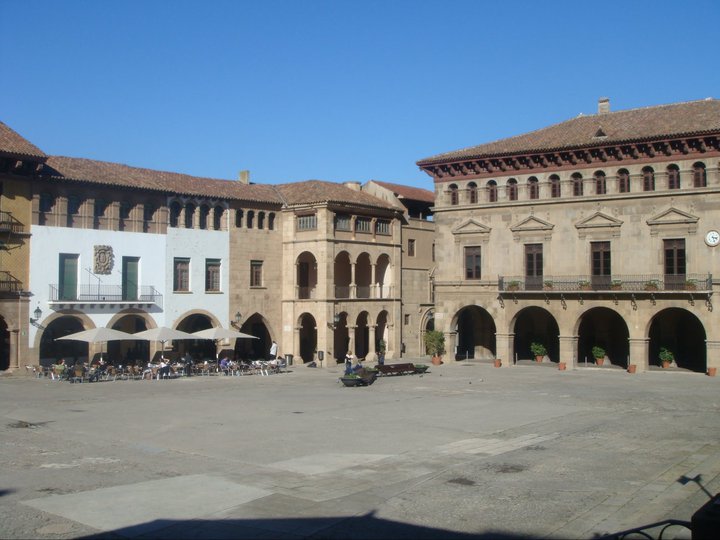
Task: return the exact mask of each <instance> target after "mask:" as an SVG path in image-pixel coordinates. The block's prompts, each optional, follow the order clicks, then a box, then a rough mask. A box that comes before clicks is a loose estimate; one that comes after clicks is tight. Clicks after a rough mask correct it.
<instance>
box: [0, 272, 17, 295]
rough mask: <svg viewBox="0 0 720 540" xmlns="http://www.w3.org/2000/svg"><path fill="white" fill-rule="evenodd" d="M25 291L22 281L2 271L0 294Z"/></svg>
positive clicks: (0, 275)
mask: <svg viewBox="0 0 720 540" xmlns="http://www.w3.org/2000/svg"><path fill="white" fill-rule="evenodd" d="M22 290H23V284H22V281H20V280H19V279H18V278H16V277H15V276H13V275H12V274H11V273H10V272H6V271H4V270H2V271H0V293H5V294H8V293H12V294H15V293H19V292H20V291H22Z"/></svg>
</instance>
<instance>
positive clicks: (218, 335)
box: [193, 326, 260, 349]
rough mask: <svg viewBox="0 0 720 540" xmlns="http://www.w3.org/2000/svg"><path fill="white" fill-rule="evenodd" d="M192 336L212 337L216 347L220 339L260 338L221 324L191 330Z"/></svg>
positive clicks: (197, 337)
mask: <svg viewBox="0 0 720 540" xmlns="http://www.w3.org/2000/svg"><path fill="white" fill-rule="evenodd" d="M193 336H195V337H196V339H212V340H213V341H214V342H215V348H216V349H217V342H218V341H219V340H221V339H260V338H258V337H255V336H251V335H250V334H244V333H243V332H238V331H236V330H230V329H229V328H223V327H222V326H216V327H215V328H207V329H205V330H199V331H198V332H193Z"/></svg>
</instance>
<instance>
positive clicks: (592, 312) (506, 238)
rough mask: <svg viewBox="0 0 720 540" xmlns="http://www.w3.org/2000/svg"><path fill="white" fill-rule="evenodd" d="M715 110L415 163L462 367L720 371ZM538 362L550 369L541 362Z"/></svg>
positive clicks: (717, 105) (561, 132)
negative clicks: (477, 362) (599, 358)
mask: <svg viewBox="0 0 720 540" xmlns="http://www.w3.org/2000/svg"><path fill="white" fill-rule="evenodd" d="M719 163H720V101H718V100H715V99H707V100H702V101H692V102H687V103H676V104H672V105H666V106H656V107H647V108H640V109H633V110H626V111H618V112H611V111H610V104H609V101H608V100H607V99H601V100H600V101H599V105H598V111H597V114H591V115H580V116H578V117H576V118H573V119H570V120H567V121H565V122H561V123H559V124H556V125H552V126H549V127H546V128H543V129H539V130H537V131H532V132H529V133H525V134H522V135H519V136H516V137H511V138H507V139H502V140H498V141H495V142H490V143H486V144H481V145H479V146H473V147H469V148H465V149H462V150H457V151H453V152H448V153H444V154H440V155H436V156H433V157H430V158H427V159H423V160H421V161H419V162H418V166H419V167H420V168H421V169H422V170H424V171H425V172H427V173H428V174H429V175H430V176H431V177H432V178H433V180H434V183H435V196H436V204H435V208H434V216H435V226H436V239H435V245H436V259H437V263H438V267H437V269H436V272H435V326H436V329H439V330H442V331H443V332H444V333H445V334H446V344H447V345H448V347H447V349H448V351H449V352H451V353H454V355H455V357H456V358H457V359H465V358H501V359H502V360H504V362H503V364H504V365H511V364H512V363H513V362H515V361H518V360H523V359H528V358H531V351H530V345H531V344H532V343H533V342H537V343H541V344H543V345H544V346H545V347H546V349H547V351H548V354H547V357H548V358H549V359H550V360H551V361H553V362H564V363H566V364H567V366H568V367H579V366H585V365H593V364H594V362H595V360H594V359H593V353H592V350H593V348H594V347H600V348H602V349H604V351H605V356H606V360H609V362H610V363H611V365H615V366H621V367H626V366H628V365H629V364H634V365H636V367H637V369H638V370H639V371H641V370H647V369H650V367H651V366H656V365H657V364H658V355H659V351H660V349H661V348H666V349H668V350H670V351H671V352H673V353H674V356H675V362H676V365H677V366H678V367H679V368H685V369H688V370H691V371H696V372H705V370H706V368H707V367H717V366H718V365H720V358H718V353H720V313H719V312H718V310H716V309H713V308H714V306H713V303H714V302H713V301H714V298H715V297H714V295H713V293H714V292H716V291H717V290H718V279H717V276H718V272H719V271H720V246H718V243H719V242H720V234H718V231H720V173H719V171H718V166H719ZM546 361H547V358H546Z"/></svg>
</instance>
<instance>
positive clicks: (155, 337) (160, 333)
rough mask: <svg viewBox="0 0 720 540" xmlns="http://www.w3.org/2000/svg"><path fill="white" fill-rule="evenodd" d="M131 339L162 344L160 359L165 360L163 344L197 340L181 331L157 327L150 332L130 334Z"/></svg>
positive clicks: (195, 337)
mask: <svg viewBox="0 0 720 540" xmlns="http://www.w3.org/2000/svg"><path fill="white" fill-rule="evenodd" d="M132 336H133V337H132V338H131V339H146V340H148V341H159V342H160V343H162V348H161V349H160V357H161V358H162V359H163V360H164V359H165V352H164V351H165V343H166V342H168V341H173V340H175V339H198V337H197V336H194V335H192V334H188V333H187V332H183V331H182V330H175V329H174V328H168V327H166V326H158V327H157V328H151V329H150V330H143V331H142V332H138V333H137V334H132Z"/></svg>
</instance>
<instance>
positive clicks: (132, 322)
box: [107, 314, 150, 366]
mask: <svg viewBox="0 0 720 540" xmlns="http://www.w3.org/2000/svg"><path fill="white" fill-rule="evenodd" d="M112 328H113V329H114V330H120V331H121V332H126V333H128V334H136V333H138V332H143V331H145V330H147V329H148V327H147V322H146V321H145V319H144V318H143V317H141V316H140V315H135V314H127V315H123V316H122V317H121V318H120V319H118V320H117V321H115V323H114V324H113V325H112ZM107 360H108V361H109V362H110V363H111V364H121V365H124V366H127V365H138V366H144V365H147V363H148V362H149V361H150V342H149V341H145V340H137V341H109V342H108V343H107Z"/></svg>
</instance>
